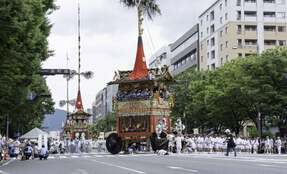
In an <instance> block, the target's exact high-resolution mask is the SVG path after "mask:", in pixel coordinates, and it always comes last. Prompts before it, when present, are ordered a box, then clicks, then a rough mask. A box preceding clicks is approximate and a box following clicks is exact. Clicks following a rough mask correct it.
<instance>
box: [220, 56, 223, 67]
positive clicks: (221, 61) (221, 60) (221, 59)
mask: <svg viewBox="0 0 287 174" xmlns="http://www.w3.org/2000/svg"><path fill="white" fill-rule="evenodd" d="M220 65H223V57H221V58H220Z"/></svg>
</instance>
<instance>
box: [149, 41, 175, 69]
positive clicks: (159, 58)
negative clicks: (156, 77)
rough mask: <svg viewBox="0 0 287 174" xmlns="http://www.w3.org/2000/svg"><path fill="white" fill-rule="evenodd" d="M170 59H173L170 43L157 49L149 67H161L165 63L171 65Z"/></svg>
mask: <svg viewBox="0 0 287 174" xmlns="http://www.w3.org/2000/svg"><path fill="white" fill-rule="evenodd" d="M170 59H171V52H170V45H167V46H163V47H162V48H160V49H159V50H157V51H156V52H155V53H154V54H153V55H152V56H151V58H150V59H149V62H150V63H149V67H150V68H159V67H162V66H164V65H167V66H168V67H170Z"/></svg>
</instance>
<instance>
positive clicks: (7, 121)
mask: <svg viewBox="0 0 287 174" xmlns="http://www.w3.org/2000/svg"><path fill="white" fill-rule="evenodd" d="M8 139H9V114H7V115H6V141H8Z"/></svg>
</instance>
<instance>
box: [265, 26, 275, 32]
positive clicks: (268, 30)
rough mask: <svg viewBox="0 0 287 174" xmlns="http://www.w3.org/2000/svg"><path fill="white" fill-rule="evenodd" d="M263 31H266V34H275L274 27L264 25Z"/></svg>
mask: <svg viewBox="0 0 287 174" xmlns="http://www.w3.org/2000/svg"><path fill="white" fill-rule="evenodd" d="M264 31H267V32H276V26H273V25H265V26H264Z"/></svg>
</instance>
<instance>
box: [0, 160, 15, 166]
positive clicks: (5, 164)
mask: <svg viewBox="0 0 287 174" xmlns="http://www.w3.org/2000/svg"><path fill="white" fill-rule="evenodd" d="M13 161H15V159H11V160H10V161H8V162H6V163H4V164H3V165H2V166H7V165H8V164H10V163H11V162H13Z"/></svg>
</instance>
